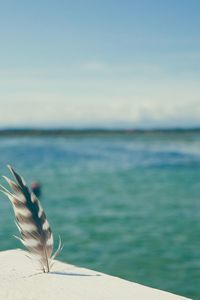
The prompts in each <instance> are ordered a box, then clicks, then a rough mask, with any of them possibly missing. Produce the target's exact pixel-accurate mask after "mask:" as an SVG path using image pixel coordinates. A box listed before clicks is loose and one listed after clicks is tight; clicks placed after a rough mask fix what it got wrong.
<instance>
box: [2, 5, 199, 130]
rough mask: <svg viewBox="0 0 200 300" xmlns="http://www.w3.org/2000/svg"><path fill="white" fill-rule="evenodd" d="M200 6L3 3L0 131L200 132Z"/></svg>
mask: <svg viewBox="0 0 200 300" xmlns="http://www.w3.org/2000/svg"><path fill="white" fill-rule="evenodd" d="M199 16H200V1H199V0H167V1H164V0H140V1H138V0H137V1H135V0H124V1H118V0H101V1H100V0H98V1H97V0H90V1H88V0H73V1H72V0H71V1H68V0H56V1H55V0H54V1H53V0H42V1H41V0H40V1H38V0H34V1H27V0H18V1H16V0H6V1H3V0H0V128H4V127H75V128H76V127H77V128H79V127H81V128H82V127H103V128H104V127H107V128H162V127H196V126H200V34H199V28H200V18H199Z"/></svg>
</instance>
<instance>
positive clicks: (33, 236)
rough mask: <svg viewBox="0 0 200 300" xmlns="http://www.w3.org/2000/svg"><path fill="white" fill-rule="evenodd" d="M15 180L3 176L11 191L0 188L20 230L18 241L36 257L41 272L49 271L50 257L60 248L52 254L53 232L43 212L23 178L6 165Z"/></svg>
mask: <svg viewBox="0 0 200 300" xmlns="http://www.w3.org/2000/svg"><path fill="white" fill-rule="evenodd" d="M8 168H9V170H10V171H11V173H12V175H13V177H14V179H15V181H13V180H11V179H9V178H7V177H5V176H4V178H5V180H6V181H7V183H8V184H9V186H10V188H11V190H12V191H11V192H10V191H8V190H7V189H6V188H4V187H3V186H0V190H1V191H2V192H3V193H4V194H6V196H7V197H8V198H9V200H10V201H11V203H12V206H13V210H14V213H15V218H16V225H17V227H18V229H19V231H20V234H21V238H19V239H20V241H21V242H22V244H23V245H24V246H25V247H26V248H27V249H28V251H29V252H30V253H31V254H32V255H33V256H34V257H36V258H37V260H38V261H39V263H40V266H41V269H42V270H43V272H49V271H50V267H51V261H52V259H53V258H54V257H55V256H56V255H57V254H58V252H59V251H60V249H61V244H60V243H59V247H58V250H57V251H56V253H55V254H54V255H53V256H52V250H53V234H52V231H51V228H50V226H49V223H48V221H47V218H46V215H45V212H44V210H43V208H42V206H41V204H40V202H39V200H38V199H37V198H36V196H35V195H34V193H32V192H31V191H30V190H29V188H28V187H27V185H26V183H25V181H24V180H23V178H22V177H21V176H20V175H18V174H17V173H16V172H15V171H14V169H13V168H12V167H10V166H8Z"/></svg>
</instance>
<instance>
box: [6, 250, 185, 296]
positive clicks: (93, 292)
mask: <svg viewBox="0 0 200 300" xmlns="http://www.w3.org/2000/svg"><path fill="white" fill-rule="evenodd" d="M0 299H5V300H45V299H47V300H133V299H135V300H178V299H180V300H181V299H182V300H183V299H186V298H184V297H181V296H177V295H173V294H170V293H167V292H163V291H160V290H156V289H153V288H149V287H146V286H143V285H140V284H137V283H133V282H130V281H126V280H122V279H120V278H117V277H113V276H109V275H106V274H103V273H99V272H95V271H92V270H89V269H84V268H79V267H75V266H72V265H69V264H65V263H62V262H59V261H55V263H54V265H53V268H52V270H51V272H50V273H39V272H38V271H37V269H36V266H35V265H34V263H33V261H32V260H30V259H29V258H28V257H27V256H26V252H25V251H22V250H9V251H3V252H0Z"/></svg>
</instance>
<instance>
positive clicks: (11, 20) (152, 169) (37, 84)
mask: <svg viewBox="0 0 200 300" xmlns="http://www.w3.org/2000/svg"><path fill="white" fill-rule="evenodd" d="M199 13H200V3H199V2H198V1H188V0H175V1H174V0H173V1H172V0H169V1H167V2H164V1H160V0H152V1H147V0H142V1H140V2H138V1H134V0H133V1H124V2H123V3H122V2H120V1H114V0H107V1H104V0H102V1H96V0H93V1H91V0H90V1H87V0H85V1H81V0H77V1H67V0H65V1H64V0H58V1H56V2H55V1H51V0H48V1H47V0H44V1H42V2H41V1H37V0H35V1H34V2H27V1H24V0H19V1H13V0H8V1H6V2H5V1H4V2H3V1H0V41H1V47H0V173H1V174H4V175H8V170H7V169H6V165H7V164H11V165H12V166H13V167H14V168H16V170H17V171H18V172H19V173H20V174H21V175H23V177H25V179H26V180H27V182H28V183H29V184H31V183H32V182H34V181H38V182H40V184H41V186H42V194H41V201H42V204H43V206H44V208H45V210H46V212H47V215H48V219H49V221H50V224H51V226H52V228H53V231H54V235H55V238H56V240H58V235H59V234H60V235H61V237H62V241H63V243H64V245H65V246H64V249H63V251H62V253H61V254H60V257H59V258H60V259H61V260H64V261H67V262H69V263H72V264H76V265H80V266H85V267H88V268H92V269H96V270H98V271H102V272H105V273H108V274H112V275H115V276H119V277H122V278H125V279H127V280H132V281H135V282H139V283H141V284H144V285H149V286H152V287H155V288H160V289H164V290H167V291H171V292H174V293H178V294H180V295H184V296H188V297H191V298H193V299H197V298H198V297H200V292H199V289H198V279H199V277H200V255H199V249H200V238H199V236H200V221H199V220H200V209H199V208H200V129H199V128H200V85H199V79H200V59H199V58H200V38H199V26H200V19H199ZM2 182H3V179H2V180H1V183H2ZM1 198H2V200H1V205H0V212H1V213H0V215H1V218H0V219H1V221H0V225H1V230H0V245H1V250H6V249H10V248H14V247H20V244H19V242H18V241H17V240H15V239H14V238H13V237H12V235H14V234H16V233H17V230H16V228H15V224H14V222H13V214H12V210H11V208H10V203H8V201H7V200H6V199H4V196H3V195H2V196H1Z"/></svg>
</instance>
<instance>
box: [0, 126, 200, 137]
mask: <svg viewBox="0 0 200 300" xmlns="http://www.w3.org/2000/svg"><path fill="white" fill-rule="evenodd" d="M176 133H179V134H181V133H182V134H185V133H200V128H164V129H101V128H97V129H95V128H94V129H93V128H88V129H66V128H48V129H44V128H37V129H36V128H28V129H27V128H17V129H13V128H9V129H0V137H5V136H11V137H12V136H71V135H84V136H85V135H89V136H90V135H137V134H145V135H151V134H176Z"/></svg>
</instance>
